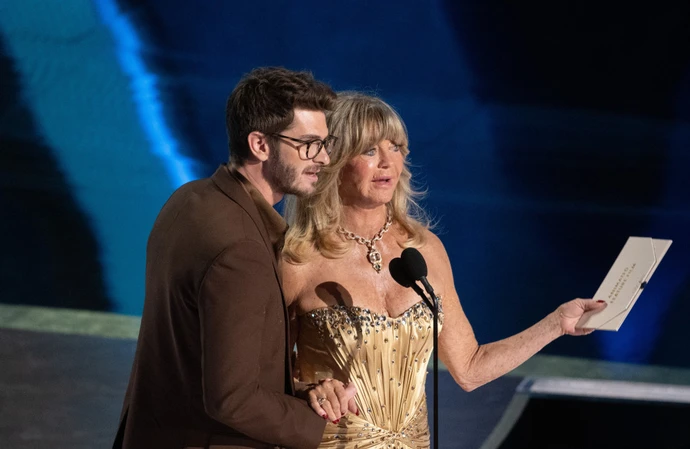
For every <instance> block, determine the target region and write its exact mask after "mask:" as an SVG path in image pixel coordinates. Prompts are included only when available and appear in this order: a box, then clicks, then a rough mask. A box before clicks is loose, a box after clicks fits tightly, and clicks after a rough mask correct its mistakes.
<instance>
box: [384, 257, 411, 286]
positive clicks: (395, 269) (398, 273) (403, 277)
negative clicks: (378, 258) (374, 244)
mask: <svg viewBox="0 0 690 449" xmlns="http://www.w3.org/2000/svg"><path fill="white" fill-rule="evenodd" d="M388 271H390V273H391V276H392V277H393V280H394V281H395V282H397V283H398V284H400V285H402V286H403V287H412V284H414V280H412V279H410V275H409V274H407V270H406V269H405V263H404V262H403V261H402V259H401V258H400V257H396V258H394V259H392V260H391V262H390V264H388Z"/></svg>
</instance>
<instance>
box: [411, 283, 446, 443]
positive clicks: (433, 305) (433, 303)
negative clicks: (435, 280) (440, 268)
mask: <svg viewBox="0 0 690 449" xmlns="http://www.w3.org/2000/svg"><path fill="white" fill-rule="evenodd" d="M421 282H422V284H424V288H425V289H426V291H427V292H428V293H429V296H431V299H429V298H428V297H427V296H426V295H425V294H424V292H423V291H422V289H421V288H419V285H417V283H416V282H415V283H414V284H412V289H413V290H414V291H415V292H417V294H418V295H419V296H421V297H422V300H424V302H425V303H426V305H427V306H429V308H430V309H431V312H432V313H433V315H434V317H433V319H434V326H433V345H434V346H433V361H434V366H433V379H434V393H433V399H434V406H433V411H434V422H433V437H434V443H433V448H434V449H438V312H439V310H440V308H439V298H438V296H436V294H435V293H434V289H433V288H431V285H430V284H429V282H427V280H426V277H422V279H421Z"/></svg>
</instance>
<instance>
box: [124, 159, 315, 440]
mask: <svg viewBox="0 0 690 449" xmlns="http://www.w3.org/2000/svg"><path fill="white" fill-rule="evenodd" d="M264 206H268V203H265V204H264ZM260 207H261V205H260V204H259V205H257V203H255V201H254V200H252V198H251V197H250V196H249V194H248V193H247V190H245V188H244V187H243V186H242V184H241V182H240V180H239V179H238V178H237V177H236V175H234V174H233V173H231V172H230V170H229V169H228V168H227V167H226V166H221V167H220V168H219V169H218V170H217V171H216V172H215V174H214V175H213V176H212V177H211V178H207V179H203V180H199V181H194V182H191V183H188V184H186V185H184V186H182V187H181V188H180V189H178V190H177V191H176V192H175V193H174V194H173V195H172V196H171V197H170V199H169V200H168V202H167V203H166V204H165V206H164V207H163V209H162V210H161V212H160V214H159V216H158V218H157V219H156V222H155V224H154V226H153V230H152V231H151V235H150V236H149V241H148V246H147V256H146V299H145V302H144V312H143V316H142V320H141V329H140V332H139V341H138V344H137V351H136V356H135V360H134V365H133V368H132V374H131V377H130V381H129V386H128V388H127V393H126V396H125V402H124V407H123V410H122V417H121V422H120V428H119V430H118V435H117V438H116V440H115V443H114V446H113V447H114V448H118V449H120V448H123V449H140V448H141V449H144V448H146V449H168V448H171V449H172V448H180V449H181V448H187V447H189V448H198V447H200V448H264V447H267V448H268V447H275V446H281V447H290V448H312V447H316V446H317V445H318V443H319V441H320V440H321V435H322V433H323V429H324V426H325V421H324V419H323V418H321V417H320V416H318V415H317V414H316V413H314V411H312V410H311V409H310V408H309V406H308V405H307V404H306V402H304V401H302V400H299V399H297V398H295V397H293V396H292V394H293V389H294V387H293V383H292V373H291V369H290V364H289V360H290V358H289V353H290V352H291V348H289V347H288V342H289V341H290V340H289V335H288V332H289V329H288V328H289V326H288V324H287V323H288V315H287V309H286V306H285V303H284V300H283V295H282V290H281V287H280V279H279V274H278V269H277V265H276V254H275V252H274V248H273V244H272V242H271V238H270V230H269V229H267V227H266V225H265V222H264V220H263V219H262V218H263V217H265V214H264V215H262V213H261V212H260V211H259V208H260Z"/></svg>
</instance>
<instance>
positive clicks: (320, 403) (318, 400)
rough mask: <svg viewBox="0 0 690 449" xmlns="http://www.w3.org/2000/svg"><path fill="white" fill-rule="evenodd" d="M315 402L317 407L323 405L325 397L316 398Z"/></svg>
mask: <svg viewBox="0 0 690 449" xmlns="http://www.w3.org/2000/svg"><path fill="white" fill-rule="evenodd" d="M316 402H317V403H318V404H319V405H323V403H324V402H326V396H321V397H320V398H317V399H316Z"/></svg>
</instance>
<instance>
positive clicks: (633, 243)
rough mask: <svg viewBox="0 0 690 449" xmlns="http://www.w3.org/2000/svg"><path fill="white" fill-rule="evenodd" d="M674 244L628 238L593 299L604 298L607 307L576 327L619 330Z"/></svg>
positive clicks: (582, 319)
mask: <svg viewBox="0 0 690 449" xmlns="http://www.w3.org/2000/svg"><path fill="white" fill-rule="evenodd" d="M671 243H672V241H671V240H661V239H653V238H650V237H629V238H628V241H627V242H626V243H625V246H623V249H622V250H621V252H620V254H619V255H618V258H616V261H615V262H614V263H613V266H612V267H611V269H610V270H609V273H608V274H607V275H606V277H605V278H604V282H602V283H601V285H600V286H599V289H598V290H597V292H596V293H595V294H594V296H593V298H594V299H603V300H604V301H606V302H607V303H608V306H607V307H606V308H605V309H604V310H602V311H601V312H597V313H594V312H587V313H585V314H584V315H583V316H582V318H581V319H580V321H579V322H578V323H577V325H576V327H578V328H581V327H584V328H593V329H599V330H609V331H617V330H618V329H619V328H620V327H621V325H622V324H623V321H625V317H627V316H628V313H630V310H631V309H632V308H633V306H634V305H635V302H636V301H637V298H638V297H639V296H640V294H641V293H642V290H643V289H644V287H645V286H646V285H647V282H649V279H650V278H651V277H652V274H654V270H656V267H658V266H659V262H661V259H662V258H663V257H664V255H665V254H666V251H667V250H668V248H669V247H670V246H671Z"/></svg>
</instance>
